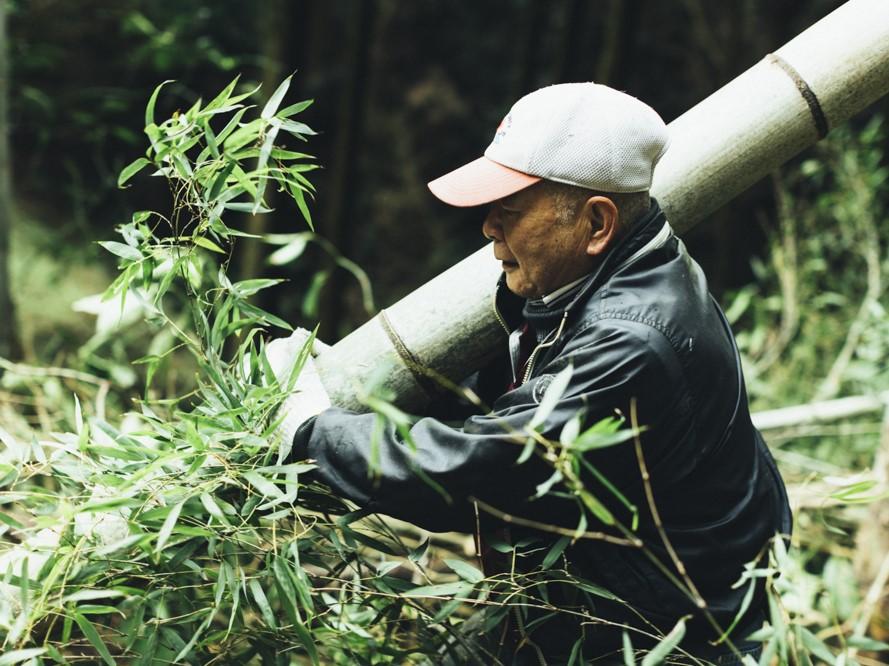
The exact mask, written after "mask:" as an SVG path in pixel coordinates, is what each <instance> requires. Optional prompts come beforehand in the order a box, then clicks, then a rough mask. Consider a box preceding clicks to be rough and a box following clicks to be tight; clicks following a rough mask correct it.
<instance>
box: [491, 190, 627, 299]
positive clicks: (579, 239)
mask: <svg viewBox="0 0 889 666" xmlns="http://www.w3.org/2000/svg"><path fill="white" fill-rule="evenodd" d="M559 218H560V215H559V210H558V207H557V206H556V202H555V200H554V198H553V196H552V195H550V194H547V190H546V189H545V188H543V187H540V186H539V185H534V186H531V187H528V188H526V189H524V190H520V191H519V192H516V193H515V194H512V195H510V196H508V197H505V198H503V199H500V200H498V201H495V202H494V203H493V204H491V208H490V210H489V212H488V215H487V217H486V218H485V221H484V223H483V224H482V233H483V234H484V235H485V237H486V238H489V239H491V240H492V241H493V242H494V256H495V257H496V258H497V259H498V260H499V261H501V262H502V263H503V271H504V273H505V274H506V286H507V287H508V288H509V290H510V291H511V292H513V293H514V294H517V295H519V296H522V297H524V298H540V297H541V296H544V295H546V294H548V293H551V292H553V291H555V290H556V289H558V288H559V287H561V286H563V285H565V284H568V283H569V282H571V281H572V280H576V279H577V278H579V277H581V276H583V275H586V274H587V273H589V272H591V271H592V270H593V269H594V268H595V267H596V265H597V263H598V261H599V260H600V258H601V257H602V256H604V253H605V251H606V250H607V249H608V248H609V247H611V245H612V243H613V242H614V241H615V240H616V238H617V236H618V234H619V230H620V227H619V225H618V212H617V208H616V206H615V204H614V202H612V201H611V199H609V198H607V197H604V196H591V197H589V198H588V199H587V200H586V201H585V202H584V203H583V205H582V206H580V207H579V210H578V211H577V213H576V214H575V215H574V216H573V219H570V218H569V219H559Z"/></svg>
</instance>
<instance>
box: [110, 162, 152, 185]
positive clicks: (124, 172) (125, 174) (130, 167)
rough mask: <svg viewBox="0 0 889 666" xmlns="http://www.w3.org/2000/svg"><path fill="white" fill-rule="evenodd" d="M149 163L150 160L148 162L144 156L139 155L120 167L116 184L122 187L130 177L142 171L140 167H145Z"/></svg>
mask: <svg viewBox="0 0 889 666" xmlns="http://www.w3.org/2000/svg"><path fill="white" fill-rule="evenodd" d="M149 164H151V162H149V161H148V160H147V159H145V158H144V157H140V158H138V159H136V160H133V161H132V162H130V163H129V164H127V165H126V166H125V167H124V168H123V169H121V171H120V175H119V176H118V177H117V186H118V187H123V185H124V183H126V182H127V181H128V180H129V179H130V178H132V177H133V176H135V175H136V174H137V173H139V172H140V171H142V169H144V168H145V167H147V166H148V165H149Z"/></svg>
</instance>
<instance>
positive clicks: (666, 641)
mask: <svg viewBox="0 0 889 666" xmlns="http://www.w3.org/2000/svg"><path fill="white" fill-rule="evenodd" d="M684 636H685V618H680V620H679V622H677V623H676V626H675V627H673V628H672V629H671V630H670V633H669V634H667V635H666V636H664V638H663V639H662V640H661V642H660V643H658V644H657V645H655V646H654V647H653V648H652V649H651V651H650V652H649V653H648V654H646V655H645V657H644V658H643V659H642V666H658V664H662V663H663V662H664V661H665V660H666V658H667V657H668V656H669V655H670V653H671V652H672V651H673V648H675V647H676V646H677V645H679V642H680V641H681V640H682V639H683V637H684Z"/></svg>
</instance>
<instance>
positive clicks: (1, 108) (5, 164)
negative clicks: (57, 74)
mask: <svg viewBox="0 0 889 666" xmlns="http://www.w3.org/2000/svg"><path fill="white" fill-rule="evenodd" d="M6 8H7V4H6V0H0V356H3V357H5V358H10V357H13V356H17V355H18V340H17V334H16V324H15V321H16V320H15V310H14V307H13V302H12V293H11V289H10V284H9V275H10V272H9V234H10V230H11V228H12V214H13V202H12V161H11V155H10V151H9V59H8V56H9V54H8V49H7V39H6Z"/></svg>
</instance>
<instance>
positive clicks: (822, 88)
mask: <svg viewBox="0 0 889 666" xmlns="http://www.w3.org/2000/svg"><path fill="white" fill-rule="evenodd" d="M887 91H889V1H887V0H850V1H849V2H847V3H846V4H844V5H843V6H841V7H840V8H839V9H837V10H836V11H834V12H832V13H831V14H829V15H828V16H826V17H825V18H823V19H822V20H821V21H819V22H818V23H816V24H815V25H813V26H812V27H810V28H809V29H808V30H806V31H805V32H803V33H801V34H800V35H799V36H797V37H796V38H794V39H793V40H791V41H790V42H788V43H787V44H785V45H784V46H783V47H781V49H779V50H778V51H776V52H775V53H774V54H769V55H768V56H766V57H765V58H764V59H763V60H762V61H760V62H759V63H757V64H756V65H754V66H753V67H751V68H750V69H749V70H747V71H746V72H744V73H743V74H741V75H740V76H738V77H737V78H736V79H734V80H733V81H731V82H729V83H728V84H727V85H725V86H724V87H723V88H721V89H720V90H718V91H717V92H715V93H713V94H712V95H711V96H710V97H708V98H707V99H705V100H704V101H702V102H701V103H699V104H698V105H696V106H695V107H693V108H692V109H690V110H689V111H687V112H686V113H685V114H683V115H682V116H680V117H679V118H677V119H676V120H674V121H673V122H672V123H670V125H669V132H670V148H669V150H668V151H667V153H666V155H665V156H664V158H663V159H662V160H661V162H660V164H659V165H658V167H657V170H656V171H655V174H654V184H653V186H652V194H654V196H656V197H657V198H658V199H659V201H660V203H661V205H662V206H663V208H664V210H665V211H666V212H667V216H668V218H669V219H670V222H671V224H672V225H673V227H674V229H676V231H677V232H679V233H682V232H684V231H687V230H688V229H690V228H691V227H692V226H694V224H696V223H697V222H699V221H700V220H701V219H702V218H703V217H704V216H705V215H707V214H708V213H710V212H712V211H713V210H715V209H716V208H718V207H719V206H720V205H722V204H724V203H726V202H727V201H729V200H730V199H731V198H732V197H733V196H735V195H736V194H738V193H739V192H741V191H743V190H744V189H746V188H747V187H748V186H750V185H751V184H752V183H754V182H755V181H757V180H758V179H760V178H761V177H763V176H764V175H766V174H767V173H768V172H769V171H771V170H773V169H774V168H775V167H777V166H778V165H780V164H782V163H784V162H785V161H787V160H788V159H790V158H791V157H793V156H794V155H796V154H797V153H798V152H799V151H801V150H802V149H803V148H805V147H806V146H809V145H811V144H813V143H815V142H816V141H817V140H818V139H819V138H822V137H823V136H824V135H825V134H826V133H827V131H828V130H829V129H830V128H831V127H836V126H837V125H839V124H840V123H842V122H844V121H845V120H846V119H848V118H849V117H850V116H851V115H852V114H854V113H856V112H858V111H860V110H862V109H864V108H865V107H867V106H868V105H869V104H871V103H872V102H874V101H875V100H877V99H879V98H880V97H882V96H883V95H884V94H886V92H887ZM480 222H481V221H480ZM499 274H500V267H499V264H498V263H497V262H496V261H495V260H494V257H493V254H492V252H491V248H490V247H487V246H486V247H483V248H482V249H481V250H479V251H477V252H475V253H474V254H472V255H470V256H469V257H467V258H466V259H464V260H463V261H461V262H460V263H458V264H456V265H455V266H453V267H452V268H450V269H449V270H447V271H445V272H444V273H442V274H441V275H440V276H438V277H436V278H434V279H433V280H431V281H430V282H428V283H427V284H425V285H423V286H422V287H420V288H419V289H417V290H416V291H414V292H413V293H411V294H409V295H408V296H406V297H405V298H403V299H402V300H401V301H399V302H398V303H396V304H395V305H393V306H392V307H391V308H388V309H387V310H385V311H384V312H383V313H381V314H380V315H378V316H377V317H375V318H374V319H372V320H371V321H369V322H367V323H366V324H364V325H363V326H362V327H360V328H359V329H357V330H356V331H354V332H353V333H351V334H350V335H348V336H347V337H345V338H344V339H343V340H341V341H340V342H338V343H337V344H336V345H334V346H333V347H331V348H330V349H329V350H328V351H326V352H325V353H323V354H322V355H321V356H319V357H318V359H317V364H318V369H319V372H320V373H321V377H322V379H323V381H324V384H325V386H326V387H327V389H328V392H329V393H330V395H331V399H332V401H333V402H334V404H337V405H340V406H343V407H348V408H353V409H361V408H362V405H361V400H360V398H359V396H360V394H361V393H362V392H363V391H364V387H366V386H368V385H370V384H383V385H385V387H386V388H387V389H388V390H389V391H390V393H391V395H392V396H394V401H395V402H396V403H397V404H399V405H401V406H402V407H404V408H405V409H417V408H419V407H421V406H422V405H423V403H424V402H425V401H426V400H428V398H429V395H430V391H429V390H428V389H427V388H426V385H427V384H429V383H430V381H429V376H428V374H425V375H424V372H422V371H419V369H420V368H428V369H431V372H432V374H435V375H441V376H444V377H446V378H448V379H450V380H453V381H458V380H459V379H460V378H462V377H465V376H467V375H468V374H470V373H471V372H472V371H474V370H475V369H477V368H478V367H480V366H481V365H482V363H483V362H484V360H485V359H486V358H488V357H489V356H490V354H491V353H492V352H493V351H494V350H495V349H496V347H497V345H499V344H502V343H503V336H504V332H503V330H502V328H501V327H500V325H499V324H498V322H497V320H496V318H495V316H494V313H493V310H492V308H491V300H492V292H493V287H494V285H495V283H496V280H497V277H498V276H499Z"/></svg>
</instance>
